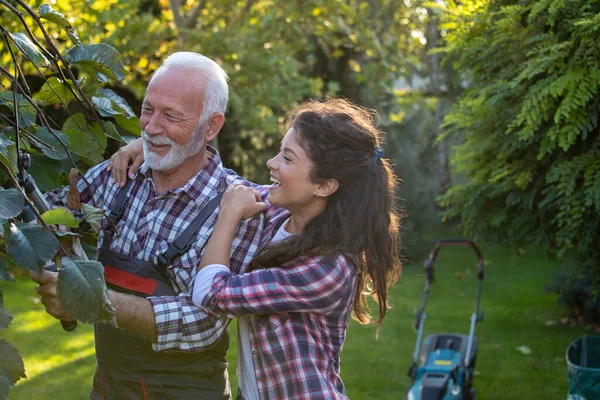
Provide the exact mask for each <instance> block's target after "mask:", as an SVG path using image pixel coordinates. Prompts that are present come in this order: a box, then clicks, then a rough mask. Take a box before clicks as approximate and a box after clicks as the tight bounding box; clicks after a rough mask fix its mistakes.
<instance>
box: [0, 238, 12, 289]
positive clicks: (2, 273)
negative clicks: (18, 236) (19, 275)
mask: <svg viewBox="0 0 600 400" xmlns="http://www.w3.org/2000/svg"><path fill="white" fill-rule="evenodd" d="M2 229H4V228H2ZM0 279H1V280H3V281H8V282H14V281H15V280H14V279H13V277H12V276H11V275H10V271H9V270H8V264H6V262H5V261H4V260H3V259H1V258H0Z"/></svg>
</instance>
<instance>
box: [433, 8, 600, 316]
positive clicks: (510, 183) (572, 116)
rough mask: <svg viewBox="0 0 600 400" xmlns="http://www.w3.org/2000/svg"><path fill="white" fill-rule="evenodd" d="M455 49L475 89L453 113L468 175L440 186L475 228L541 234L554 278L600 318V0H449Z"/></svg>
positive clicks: (518, 240) (457, 159) (464, 222)
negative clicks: (558, 266) (557, 262)
mask: <svg viewBox="0 0 600 400" xmlns="http://www.w3.org/2000/svg"><path fill="white" fill-rule="evenodd" d="M447 10H448V13H447V14H446V23H445V28H446V29H447V31H448V35H447V36H446V40H447V43H448V47H447V49H446V50H447V51H448V54H449V56H450V57H451V59H452V60H453V61H454V65H455V66H456V68H457V69H458V71H459V72H460V73H461V74H462V77H463V79H464V80H466V81H467V82H468V90H467V91H466V92H465V93H464V94H463V95H462V96H461V97H460V99H459V100H458V102H457V103H456V104H455V105H454V107H453V110H452V112H451V113H450V115H448V117H447V118H446V120H445V123H446V132H447V134H456V135H459V137H460V138H461V140H463V141H464V144H462V145H461V146H459V147H458V148H457V149H456V152H455V154H454V159H453V163H454V165H455V167H456V168H457V170H458V171H461V172H463V173H464V174H466V175H467V176H468V178H469V181H468V182H466V183H463V184H456V185H454V186H453V187H452V188H451V189H450V190H449V192H448V193H447V194H446V195H445V196H443V197H442V199H441V204H442V205H443V206H444V207H446V208H447V210H446V212H445V218H446V219H453V218H455V219H457V220H458V221H459V222H460V225H461V227H462V228H463V229H464V231H465V232H466V233H468V234H469V235H482V236H485V237H487V238H491V240H493V241H495V242H499V243H506V244H509V245H511V246H514V247H520V246H524V245H528V244H535V245H543V246H545V247H546V248H547V249H548V254H549V255H550V256H551V257H562V258H563V259H564V260H565V261H566V264H567V265H568V267H569V268H568V269H567V273H566V274H565V275H564V276H562V277H561V278H560V279H558V280H557V285H555V286H554V287H553V289H554V290H556V291H558V292H559V293H560V294H561V296H562V299H563V300H564V301H566V302H567V303H568V305H569V307H570V309H571V311H572V312H573V313H574V314H575V315H582V314H583V315H584V316H585V317H586V318H587V319H588V320H593V321H595V322H596V323H597V322H599V321H600V311H599V310H600V307H599V306H600V302H599V299H598V290H599V289H600V250H599V249H600V247H599V246H598V244H599V243H600V241H599V239H600V236H599V235H600V213H599V211H600V135H599V134H600V130H599V128H598V123H599V119H598V118H599V111H600V42H599V41H598V37H600V3H599V2H598V1H593V0H569V1H567V0H542V1H532V0H528V1H492V2H490V3H489V4H488V5H485V3H484V2H480V1H461V2H448V8H447Z"/></svg>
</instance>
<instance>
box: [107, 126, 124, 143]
mask: <svg viewBox="0 0 600 400" xmlns="http://www.w3.org/2000/svg"><path fill="white" fill-rule="evenodd" d="M104 132H106V136H108V137H109V138H112V139H115V140H117V141H119V142H122V141H123V138H122V137H121V135H119V132H117V128H115V125H114V124H113V123H112V122H110V121H106V122H104Z"/></svg>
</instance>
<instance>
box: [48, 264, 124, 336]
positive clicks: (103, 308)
mask: <svg viewBox="0 0 600 400" xmlns="http://www.w3.org/2000/svg"><path fill="white" fill-rule="evenodd" d="M57 292H58V298H59V300H60V303H61V305H62V306H63V307H64V308H65V309H66V310H67V311H68V312H69V314H70V315H71V316H72V317H73V318H75V319H77V320H78V321H81V322H84V323H93V322H102V321H110V322H111V323H112V324H113V325H114V326H116V314H115V309H114V308H113V306H112V304H111V303H110V300H109V299H108V290H107V289H106V283H105V282H104V267H103V266H102V264H100V263H99V262H98V261H80V260H72V259H70V258H68V257H63V258H62V260H61V268H60V270H59V272H58V285H57Z"/></svg>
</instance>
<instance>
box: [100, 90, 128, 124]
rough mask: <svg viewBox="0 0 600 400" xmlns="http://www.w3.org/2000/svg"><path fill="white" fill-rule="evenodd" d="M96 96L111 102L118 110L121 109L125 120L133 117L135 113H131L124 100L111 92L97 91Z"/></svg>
mask: <svg viewBox="0 0 600 400" xmlns="http://www.w3.org/2000/svg"><path fill="white" fill-rule="evenodd" d="M98 94H100V95H102V96H104V97H106V98H108V99H110V101H112V102H113V103H114V104H115V105H116V106H117V107H118V108H119V109H121V111H123V113H124V114H125V117H126V118H132V117H135V113H134V112H133V110H132V109H131V107H129V104H127V102H126V101H125V99H124V98H122V97H121V96H119V95H118V94H116V93H115V92H113V91H112V90H110V89H100V90H98Z"/></svg>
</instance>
